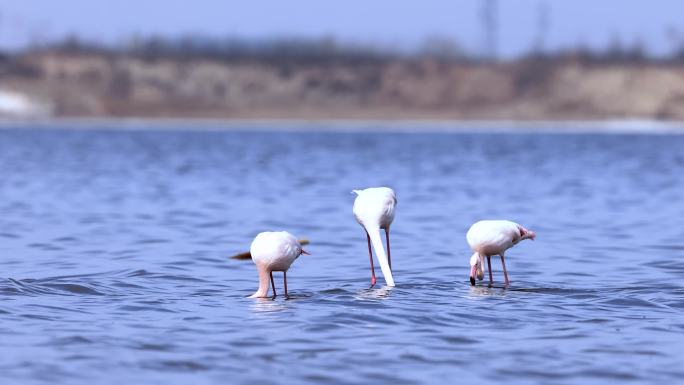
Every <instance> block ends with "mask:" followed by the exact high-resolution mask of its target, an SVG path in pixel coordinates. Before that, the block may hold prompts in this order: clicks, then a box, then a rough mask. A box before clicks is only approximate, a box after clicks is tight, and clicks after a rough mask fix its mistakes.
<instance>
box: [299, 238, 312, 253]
mask: <svg viewBox="0 0 684 385" xmlns="http://www.w3.org/2000/svg"><path fill="white" fill-rule="evenodd" d="M308 244H309V240H308V239H300V240H298V241H297V246H298V248H299V254H297V257H299V256H300V255H302V254H306V255H311V253H309V252H308V251H306V250H304V246H305V245H308Z"/></svg>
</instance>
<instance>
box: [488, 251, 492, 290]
mask: <svg viewBox="0 0 684 385" xmlns="http://www.w3.org/2000/svg"><path fill="white" fill-rule="evenodd" d="M487 271H488V272H489V287H492V286H493V285H494V278H493V277H492V256H491V255H488V256H487Z"/></svg>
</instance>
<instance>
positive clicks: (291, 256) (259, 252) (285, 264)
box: [249, 231, 309, 298]
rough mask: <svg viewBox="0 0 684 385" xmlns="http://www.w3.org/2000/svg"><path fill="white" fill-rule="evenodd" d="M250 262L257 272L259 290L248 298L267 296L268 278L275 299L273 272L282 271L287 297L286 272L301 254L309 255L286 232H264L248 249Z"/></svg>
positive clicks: (295, 239)
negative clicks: (250, 256)
mask: <svg viewBox="0 0 684 385" xmlns="http://www.w3.org/2000/svg"><path fill="white" fill-rule="evenodd" d="M249 251H250V253H251V254H252V260H253V261H254V264H255V265H256V267H257V271H258V272H259V289H258V290H257V291H256V293H254V294H252V295H251V296H250V298H264V297H267V295H268V283H269V277H270V281H271V285H272V286H273V298H275V297H276V289H275V283H274V282H273V272H274V271H282V272H283V281H284V283H285V297H287V270H288V269H289V268H290V265H292V262H294V260H295V259H297V258H299V256H300V255H302V254H309V253H307V252H306V251H304V250H303V249H302V245H301V244H300V243H299V241H298V240H297V238H295V237H294V236H293V235H292V234H290V233H288V232H287V231H278V232H276V231H266V232H263V233H259V234H258V235H257V236H256V237H255V238H254V241H252V245H251V247H250V248H249Z"/></svg>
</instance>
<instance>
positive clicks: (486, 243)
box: [466, 220, 522, 255]
mask: <svg viewBox="0 0 684 385" xmlns="http://www.w3.org/2000/svg"><path fill="white" fill-rule="evenodd" d="M521 228H522V226H520V225H519V224H517V223H515V222H511V221H506V220H487V221H479V222H477V223H475V224H474V225H472V226H471V227H470V230H468V233H467V234H466V240H467V241H468V245H470V248H471V249H472V250H473V251H474V252H476V253H481V254H484V255H503V254H504V253H505V252H506V250H508V249H510V248H511V247H513V246H514V245H515V244H517V243H518V242H519V241H520V238H521V237H522V234H521V230H520V229H521Z"/></svg>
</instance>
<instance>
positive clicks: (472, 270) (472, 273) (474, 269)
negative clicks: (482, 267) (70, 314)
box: [470, 265, 477, 286]
mask: <svg viewBox="0 0 684 385" xmlns="http://www.w3.org/2000/svg"><path fill="white" fill-rule="evenodd" d="M475 277H477V265H474V266H470V284H471V285H472V286H475Z"/></svg>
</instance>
